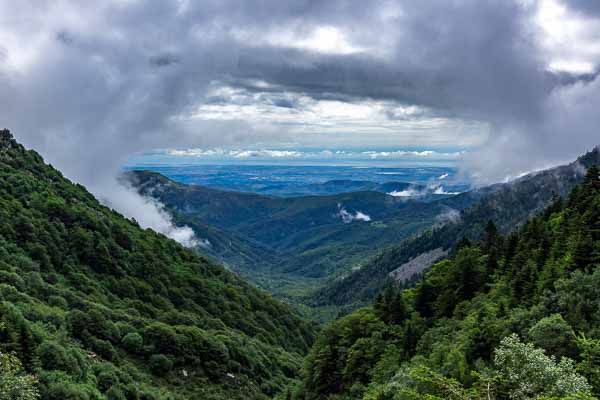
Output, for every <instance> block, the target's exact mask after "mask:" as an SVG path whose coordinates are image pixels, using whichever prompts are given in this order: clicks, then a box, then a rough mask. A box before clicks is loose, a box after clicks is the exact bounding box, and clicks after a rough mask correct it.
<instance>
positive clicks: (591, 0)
mask: <svg viewBox="0 0 600 400" xmlns="http://www.w3.org/2000/svg"><path fill="white" fill-rule="evenodd" d="M565 3H566V4H567V5H568V6H569V7H570V8H572V9H574V10H577V11H579V12H582V13H584V14H587V15H593V16H600V1H597V0H566V2H565Z"/></svg>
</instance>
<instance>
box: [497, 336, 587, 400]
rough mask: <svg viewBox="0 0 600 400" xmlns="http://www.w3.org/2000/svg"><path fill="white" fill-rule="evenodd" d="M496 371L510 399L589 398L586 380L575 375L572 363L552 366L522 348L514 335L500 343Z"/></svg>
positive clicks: (537, 353)
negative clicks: (504, 378) (586, 395)
mask: <svg viewBox="0 0 600 400" xmlns="http://www.w3.org/2000/svg"><path fill="white" fill-rule="evenodd" d="M494 364H495V366H496V368H497V369H498V371H499V372H500V373H501V374H502V375H503V376H504V377H506V384H507V386H509V387H510V392H511V396H510V397H511V398H513V399H524V400H525V399H529V398H532V397H565V396H569V395H575V394H578V393H579V394H584V395H585V394H589V392H590V385H589V384H588V383H587V380H586V379H585V378H584V377H583V376H581V375H579V374H577V373H576V372H575V363H574V361H573V360H571V359H569V358H566V357H563V358H561V359H560V361H559V362H556V360H555V358H554V356H551V357H549V356H547V355H546V354H544V351H543V350H542V349H537V348H535V347H534V346H533V345H532V344H525V343H522V342H521V341H520V340H519V337H518V336H517V335H516V334H512V335H510V336H508V337H506V338H504V339H503V340H502V342H501V343H500V346H499V347H498V349H496V352H495V356H494Z"/></svg>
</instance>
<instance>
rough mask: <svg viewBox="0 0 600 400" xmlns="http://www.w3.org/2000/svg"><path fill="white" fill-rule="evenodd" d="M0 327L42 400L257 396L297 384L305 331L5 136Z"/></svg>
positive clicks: (5, 347)
mask: <svg viewBox="0 0 600 400" xmlns="http://www.w3.org/2000/svg"><path fill="white" fill-rule="evenodd" d="M0 322H1V323H2V325H0V352H2V354H12V353H14V354H15V355H16V356H18V357H19V359H20V361H21V362H22V366H23V369H24V371H26V373H25V374H24V375H20V373H19V374H17V375H15V376H16V377H18V378H19V379H21V378H20V377H21V376H28V375H27V374H35V376H36V377H37V378H38V381H39V383H38V387H39V392H40V394H41V397H42V398H43V399H61V400H63V399H82V400H92V399H94V400H95V399H101V398H104V397H108V398H114V399H120V398H123V397H125V398H127V399H138V398H139V399H157V400H160V399H172V400H176V399H183V398H207V399H208V398H210V399H219V398H228V399H236V398H238V399H241V398H243V399H246V398H257V399H264V398H266V397H269V396H272V395H273V394H275V393H277V392H278V391H280V390H282V389H283V388H284V387H285V385H286V384H288V383H290V382H293V381H294V380H296V379H297V378H298V373H299V370H300V366H301V360H302V354H304V353H306V352H307V350H308V348H309V346H310V344H311V343H312V341H313V338H314V330H315V329H314V326H312V325H311V324H308V323H306V322H304V321H302V320H301V319H300V318H299V316H298V314H297V313H296V312H295V310H293V309H292V308H291V307H289V306H287V305H284V304H282V303H279V302H277V301H275V300H273V299H272V298H271V296H270V295H268V294H266V293H265V292H262V291H259V290H257V289H256V288H254V287H253V286H251V285H249V284H247V283H245V282H244V281H243V280H242V279H240V278H239V277H237V276H236V275H234V274H232V273H230V272H228V271H227V270H225V269H224V268H223V267H220V266H218V265H215V264H213V263H212V262H211V261H209V260H208V259H207V258H205V257H203V256H202V255H199V254H197V253H196V252H193V251H190V250H188V249H185V248H183V247H182V246H181V245H179V244H178V243H176V242H174V241H172V240H169V239H167V238H166V237H164V236H163V235H160V234H158V233H156V232H154V231H152V230H143V229H140V227H139V226H138V225H137V223H135V221H130V220H127V219H125V218H123V217H122V216H121V215H119V214H118V213H116V212H115V211H113V210H111V209H109V208H107V207H104V206H102V205H101V204H100V203H98V201H96V200H95V199H94V197H93V196H92V195H91V194H90V193H89V192H87V191H86V190H85V189H84V188H83V187H82V186H80V185H75V184H73V183H71V182H69V181H68V180H67V179H65V178H64V177H63V176H62V175H61V174H60V172H58V171H57V170H55V169H54V168H52V167H50V166H48V165H45V164H44V162H43V160H42V158H41V157H40V156H39V155H38V154H37V153H35V152H33V151H28V150H26V149H24V148H23V147H22V146H21V145H19V144H18V143H17V142H16V141H15V140H14V139H12V137H11V135H10V134H9V133H8V132H7V131H0ZM158 355H162V357H165V358H166V359H167V360H168V361H169V363H170V367H169V368H167V366H168V365H167V363H164V362H163V361H164V359H163V358H162V357H161V358H159V359H157V358H156V357H157V356H158ZM167 369H168V370H171V373H170V374H168V375H167V376H162V372H164V371H166V370H167ZM158 370H160V371H161V376H157V375H153V373H154V372H156V371H158ZM183 371H185V374H184V372H183ZM228 374H234V375H235V376H236V380H235V383H232V382H230V381H229V378H228ZM27 379H29V378H27ZM25 381H27V380H25ZM25 381H24V382H25ZM30 382H31V383H32V384H33V383H34V382H33V381H32V380H31V381H30Z"/></svg>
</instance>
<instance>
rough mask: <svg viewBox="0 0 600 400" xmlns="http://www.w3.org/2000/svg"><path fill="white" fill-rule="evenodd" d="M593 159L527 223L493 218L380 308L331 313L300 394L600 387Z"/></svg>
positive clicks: (548, 394) (505, 394) (549, 394)
mask: <svg viewBox="0 0 600 400" xmlns="http://www.w3.org/2000/svg"><path fill="white" fill-rule="evenodd" d="M590 170H591V171H592V172H591V173H588V175H587V177H586V178H585V179H584V181H583V183H582V184H581V185H580V186H577V187H575V188H574V190H573V192H572V194H571V195H570V196H569V197H568V198H567V199H566V201H555V202H554V204H552V205H551V206H550V207H549V208H548V209H547V210H545V211H544V212H541V213H540V214H539V215H538V216H536V217H534V218H532V219H531V220H530V221H529V222H527V223H526V224H524V225H523V226H522V227H521V228H520V229H519V230H518V231H517V232H514V233H512V234H510V235H509V236H508V237H503V236H502V235H500V234H499V233H498V231H497V230H496V229H495V226H494V225H493V224H490V223H488V224H487V225H486V226H485V229H484V232H485V234H484V235H483V238H482V240H481V241H480V242H471V244H469V243H467V242H462V243H461V246H460V248H459V249H456V250H455V251H453V252H452V255H451V257H450V258H448V259H446V260H443V261H441V262H438V263H437V264H435V265H433V266H432V267H431V268H430V269H429V271H428V272H427V273H426V274H425V276H424V278H423V280H422V281H421V282H419V283H417V284H416V286H415V287H414V288H410V289H406V288H402V287H398V288H394V287H391V286H390V287H388V288H386V289H384V290H383V292H382V293H381V294H380V295H378V296H377V297H376V299H375V302H374V304H373V307H372V309H370V308H367V309H361V310H360V311H357V312H354V313H352V314H350V315H348V316H346V317H344V318H342V319H340V320H338V321H336V322H334V323H332V324H331V325H330V326H329V327H328V328H327V329H325V330H324V331H323V332H322V333H321V335H320V336H319V338H318V339H317V340H316V342H315V344H314V346H313V348H312V349H311V351H310V353H309V356H308V357H307V362H306V365H305V370H306V372H305V379H304V382H303V385H302V387H301V388H300V389H299V390H298V391H297V393H298V394H297V398H299V399H306V400H312V399H327V400H334V399H336V400H337V399H363V398H364V399H369V400H375V399H377V400H384V399H385V400H387V399H393V400H397V399H403V400H404V399H488V400H492V399H496V400H505V399H529V398H546V399H550V398H553V399H559V398H560V399H576V398H579V399H590V398H593V396H597V395H598V394H599V393H600V374H599V373H598V371H600V328H599V327H600V303H599V302H598V298H600V251H599V250H600V229H599V228H600V184H598V180H599V178H598V177H597V175H598V173H597V170H594V169H592V168H590ZM595 171H596V172H595ZM582 238H584V239H582ZM582 240H583V241H584V242H585V246H583V245H582V244H581V243H582ZM350 325H352V326H357V327H360V326H369V327H372V329H362V330H361V329H353V328H351V327H350ZM517 335H518V336H517ZM519 337H522V338H525V339H526V341H527V343H523V342H521V341H520V339H519Z"/></svg>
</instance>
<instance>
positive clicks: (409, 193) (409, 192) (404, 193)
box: [388, 188, 423, 197]
mask: <svg viewBox="0 0 600 400" xmlns="http://www.w3.org/2000/svg"><path fill="white" fill-rule="evenodd" d="M388 195H390V196H393V197H416V196H422V195H423V191H422V190H417V189H414V188H408V189H404V190H394V191H393V192H389V193H388Z"/></svg>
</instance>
